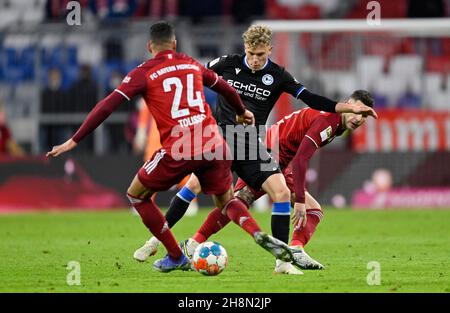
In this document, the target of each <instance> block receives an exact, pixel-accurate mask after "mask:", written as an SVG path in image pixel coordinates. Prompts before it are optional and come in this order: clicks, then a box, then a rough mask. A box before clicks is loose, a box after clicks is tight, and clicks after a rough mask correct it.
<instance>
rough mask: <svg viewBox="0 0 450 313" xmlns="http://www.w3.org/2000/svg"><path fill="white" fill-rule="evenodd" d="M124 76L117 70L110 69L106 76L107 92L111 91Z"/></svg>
mask: <svg viewBox="0 0 450 313" xmlns="http://www.w3.org/2000/svg"><path fill="white" fill-rule="evenodd" d="M124 77H125V75H124V74H123V73H122V72H120V71H118V70H113V71H111V74H110V75H109V78H108V86H107V93H111V92H113V91H114V89H116V88H117V86H119V85H120V83H121V82H122V79H123V78H124Z"/></svg>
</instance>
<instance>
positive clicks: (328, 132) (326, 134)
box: [320, 126, 332, 142]
mask: <svg viewBox="0 0 450 313" xmlns="http://www.w3.org/2000/svg"><path fill="white" fill-rule="evenodd" d="M331 131H332V130H331V126H328V127H327V128H325V129H324V130H322V131H321V132H320V139H321V140H322V142H324V141H325V140H327V139H328V138H330V137H331Z"/></svg>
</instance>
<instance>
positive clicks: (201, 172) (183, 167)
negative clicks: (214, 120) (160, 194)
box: [138, 149, 233, 195]
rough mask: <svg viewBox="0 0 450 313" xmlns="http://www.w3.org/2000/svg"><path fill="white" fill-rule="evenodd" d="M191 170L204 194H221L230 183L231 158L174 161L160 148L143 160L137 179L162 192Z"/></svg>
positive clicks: (228, 187) (149, 187)
mask: <svg viewBox="0 0 450 313" xmlns="http://www.w3.org/2000/svg"><path fill="white" fill-rule="evenodd" d="M191 173H194V174H195V175H196V176H197V177H198V179H199V181H200V185H201V186H202V191H203V192H204V193H205V194H213V195H221V194H224V193H225V192H226V191H228V190H229V189H230V187H231V185H232V183H233V176H232V175H231V160H211V161H208V160H205V159H203V160H174V159H173V158H172V157H171V156H170V155H169V154H167V153H166V151H165V150H164V149H160V150H158V151H156V152H155V153H154V154H153V156H152V158H151V159H150V160H149V161H147V162H145V163H144V165H143V166H142V167H141V168H140V169H139V171H138V178H139V181H140V182H141V183H142V184H143V185H144V186H145V187H147V188H148V189H150V190H152V191H165V190H168V189H169V188H170V187H172V186H173V185H175V184H178V183H179V182H180V181H181V180H182V179H183V178H184V177H185V176H186V175H190V174H191Z"/></svg>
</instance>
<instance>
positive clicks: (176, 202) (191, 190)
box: [166, 174, 202, 228]
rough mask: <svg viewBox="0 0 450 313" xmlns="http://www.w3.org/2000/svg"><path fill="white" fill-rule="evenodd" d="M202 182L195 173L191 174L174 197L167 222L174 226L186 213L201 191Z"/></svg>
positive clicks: (167, 214) (167, 215)
mask: <svg viewBox="0 0 450 313" xmlns="http://www.w3.org/2000/svg"><path fill="white" fill-rule="evenodd" d="M201 190H202V188H201V186H200V182H199V181H198V179H197V177H196V176H195V175H194V174H191V175H190V177H189V179H188V181H187V182H186V184H185V185H184V186H183V187H182V188H181V189H180V191H178V193H177V194H176V195H175V196H174V197H173V198H172V200H171V202H170V206H169V209H168V210H167V213H166V219H167V223H169V227H170V228H172V227H173V226H174V225H175V224H176V223H177V222H178V221H179V220H180V219H181V218H182V217H183V216H184V214H185V213H186V211H187V209H188V208H189V205H190V204H191V202H192V201H193V200H194V199H195V197H197V195H198V194H199V193H200V192H201Z"/></svg>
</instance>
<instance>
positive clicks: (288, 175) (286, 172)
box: [234, 163, 295, 200]
mask: <svg viewBox="0 0 450 313" xmlns="http://www.w3.org/2000/svg"><path fill="white" fill-rule="evenodd" d="M281 172H282V173H283V176H284V179H285V180H286V185H287V187H288V188H289V190H290V191H291V193H295V189H294V176H293V175H292V167H291V164H290V163H289V165H288V166H287V167H285V168H284V169H282V170H281ZM245 186H247V184H246V183H245V182H244V181H243V180H242V179H240V178H239V179H238V180H237V182H236V186H234V191H235V192H236V191H239V190H241V189H242V188H244V187H245ZM247 188H248V189H249V190H250V191H251V192H252V193H253V195H254V196H255V200H256V199H259V198H261V197H262V196H264V195H265V194H266V192H265V191H264V190H260V191H255V190H254V189H252V188H251V187H249V186H247Z"/></svg>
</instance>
